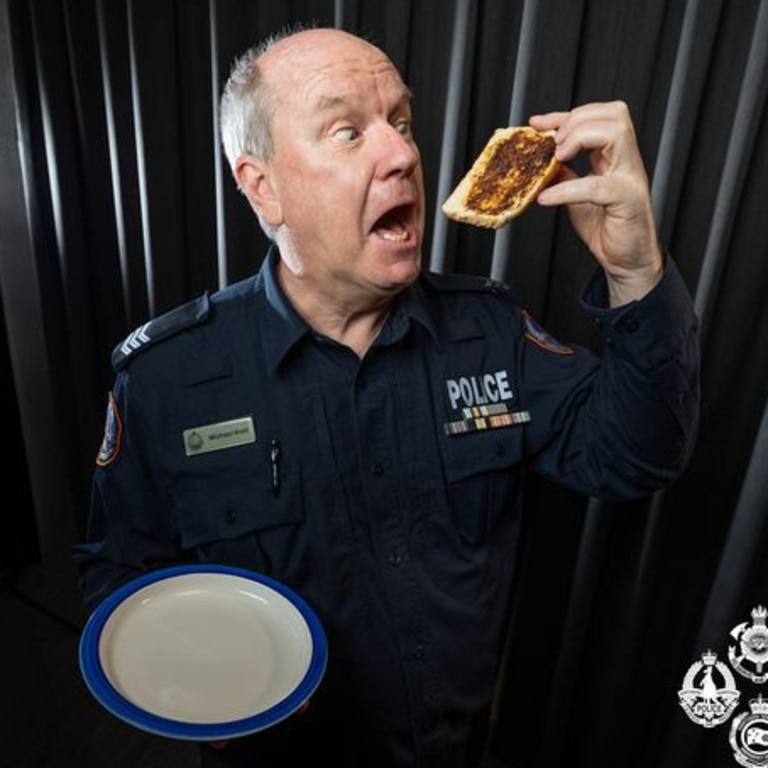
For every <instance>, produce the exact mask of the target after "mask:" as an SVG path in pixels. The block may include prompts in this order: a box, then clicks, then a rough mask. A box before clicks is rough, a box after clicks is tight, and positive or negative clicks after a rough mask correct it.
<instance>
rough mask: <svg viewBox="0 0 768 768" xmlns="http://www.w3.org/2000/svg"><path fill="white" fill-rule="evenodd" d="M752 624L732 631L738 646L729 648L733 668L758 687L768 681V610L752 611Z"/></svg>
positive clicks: (740, 625)
mask: <svg viewBox="0 0 768 768" xmlns="http://www.w3.org/2000/svg"><path fill="white" fill-rule="evenodd" d="M751 615H752V621H753V623H752V624H749V623H748V622H746V621H744V622H742V623H741V624H738V625H737V626H735V627H734V628H733V629H732V630H731V637H733V639H734V640H737V641H738V645H730V646H728V659H729V660H730V662H731V666H732V667H733V668H734V669H735V670H736V672H738V673H739V674H740V675H742V677H746V678H747V679H749V680H751V681H752V682H753V683H755V684H757V685H762V684H763V683H765V682H766V681H768V627H766V625H765V622H766V617H768V609H766V608H765V606H762V605H758V606H755V607H754V608H753V609H752V612H751Z"/></svg>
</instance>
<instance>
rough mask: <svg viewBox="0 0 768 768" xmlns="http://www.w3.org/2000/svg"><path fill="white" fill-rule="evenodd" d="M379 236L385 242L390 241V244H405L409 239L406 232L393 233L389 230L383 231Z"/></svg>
mask: <svg viewBox="0 0 768 768" xmlns="http://www.w3.org/2000/svg"><path fill="white" fill-rule="evenodd" d="M379 236H380V237H381V238H382V239H383V240H389V242H390V243H403V242H405V240H406V239H407V238H408V233H407V232H406V231H405V230H402V231H400V232H392V231H391V230H389V229H383V230H381V231H380V232H379Z"/></svg>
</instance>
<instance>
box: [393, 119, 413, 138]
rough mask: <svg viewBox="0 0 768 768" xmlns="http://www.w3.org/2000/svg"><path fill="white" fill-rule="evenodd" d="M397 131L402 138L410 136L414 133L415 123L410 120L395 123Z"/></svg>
mask: <svg viewBox="0 0 768 768" xmlns="http://www.w3.org/2000/svg"><path fill="white" fill-rule="evenodd" d="M395 130H396V131H397V132H398V133H399V134H400V135H401V136H410V135H411V133H412V132H413V123H411V121H410V120H398V121H397V122H396V123H395Z"/></svg>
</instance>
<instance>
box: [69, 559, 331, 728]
mask: <svg viewBox="0 0 768 768" xmlns="http://www.w3.org/2000/svg"><path fill="white" fill-rule="evenodd" d="M327 659H328V648H327V643H326V638H325V633H324V632H323V628H322V625H321V624H320V621H319V620H318V618H317V616H316V615H315V614H314V612H313V611H312V610H311V609H310V608H309V606H308V605H307V604H306V603H305V602H304V600H302V599H301V598H300V597H299V596H298V595H296V594H295V593H294V592H292V591H291V590H290V589H288V588H287V587H286V586H285V585H283V584H280V583H278V582H276V581H275V580H274V579H270V578H268V577H266V576H262V575H260V574H256V573H253V572H251V571H246V570H243V569H239V568H231V567H227V566H218V565H203V566H198V565H190V566H176V567H172V568H165V569H162V570H159V571H153V572H151V573H148V574H146V575H144V576H141V577H139V578H138V579H135V580H134V581H131V582H130V583H128V584H126V585H124V586H123V587H121V588H120V589H118V590H117V591H116V592H114V593H113V594H112V595H110V597H108V598H107V599H106V600H105V601H104V602H103V603H102V604H101V605H100V606H99V607H98V608H97V609H96V610H95V611H94V613H93V614H92V615H91V617H90V618H89V620H88V622H87V624H86V626H85V629H84V631H83V634H82V636H81V638H80V669H81V671H82V674H83V677H84V679H85V682H86V684H87V685H88V688H89V689H90V691H91V693H93V695H94V696H95V697H96V699H98V700H99V702H100V703H101V704H102V705H103V706H104V707H105V708H106V709H108V710H109V711H110V712H112V713H113V714H114V715H116V716H118V717H120V718H121V719H122V720H125V721H126V722H129V723H131V724H132V725H134V726H136V727H138V728H141V729H143V730H146V731H150V732H152V733H156V734H160V735H163V736H169V737H173V738H179V739H191V740H198V741H209V740H220V739H227V738H235V737H238V736H244V735H246V734H249V733H254V732H256V731H260V730H262V729H264V728H268V727H269V726H271V725H273V724H275V723H277V722H279V721H280V720H283V719H284V718H286V717H287V716H288V715H290V714H292V713H293V712H295V711H296V709H298V708H299V707H300V706H301V705H302V704H304V703H305V702H306V701H307V700H308V699H309V697H310V695H311V694H312V693H313V692H314V690H315V688H317V686H318V685H319V683H320V680H321V679H322V676H323V674H324V672H325V665H326V663H327Z"/></svg>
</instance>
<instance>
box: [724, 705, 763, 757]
mask: <svg viewBox="0 0 768 768" xmlns="http://www.w3.org/2000/svg"><path fill="white" fill-rule="evenodd" d="M749 708H750V710H751V711H750V712H742V713H741V714H740V715H738V716H737V717H735V718H734V719H733V723H731V732H730V736H729V741H730V744H731V748H732V749H733V758H734V760H736V762H737V763H739V764H740V765H744V766H747V768H753V766H764V765H768V701H765V700H764V699H763V697H762V696H760V695H758V697H757V698H756V699H751V700H750V702H749Z"/></svg>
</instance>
